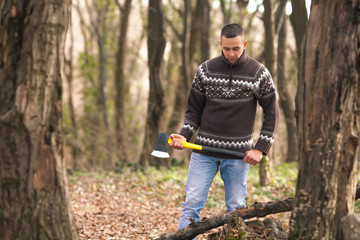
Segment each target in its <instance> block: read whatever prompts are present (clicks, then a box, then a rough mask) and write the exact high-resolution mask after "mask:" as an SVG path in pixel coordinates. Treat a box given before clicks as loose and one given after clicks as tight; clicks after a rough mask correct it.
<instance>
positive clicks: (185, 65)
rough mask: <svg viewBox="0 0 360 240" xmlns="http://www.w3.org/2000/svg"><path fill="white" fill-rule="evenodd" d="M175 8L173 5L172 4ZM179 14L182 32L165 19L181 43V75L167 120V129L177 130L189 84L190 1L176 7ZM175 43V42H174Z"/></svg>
mask: <svg viewBox="0 0 360 240" xmlns="http://www.w3.org/2000/svg"><path fill="white" fill-rule="evenodd" d="M173 8H175V6H173ZM176 10H177V11H176V12H178V13H179V15H181V18H182V20H183V22H182V32H181V33H180V32H179V31H178V30H177V29H176V27H175V25H174V24H173V23H172V21H171V20H170V19H167V18H166V19H165V20H166V22H167V24H168V25H169V26H170V28H171V29H172V31H173V32H174V34H175V36H176V37H177V39H178V41H180V43H181V50H180V51H181V70H180V71H181V77H178V81H177V82H176V86H177V87H176V90H175V91H176V92H175V101H174V108H173V109H174V110H173V114H172V115H171V117H170V121H169V127H168V129H169V131H170V132H177V131H178V130H179V125H180V124H181V123H182V120H183V117H184V111H185V102H186V97H187V94H188V91H189V88H190V84H191V80H192V78H191V74H190V70H191V69H190V68H191V67H190V52H189V45H190V33H191V31H190V29H191V4H190V1H184V4H183V9H176ZM174 44H176V43H174Z"/></svg>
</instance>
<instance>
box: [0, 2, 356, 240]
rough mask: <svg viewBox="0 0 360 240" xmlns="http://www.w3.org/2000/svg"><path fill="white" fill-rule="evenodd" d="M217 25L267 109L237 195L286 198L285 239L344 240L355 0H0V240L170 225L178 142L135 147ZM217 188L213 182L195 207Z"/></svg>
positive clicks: (171, 100) (350, 217)
mask: <svg viewBox="0 0 360 240" xmlns="http://www.w3.org/2000/svg"><path fill="white" fill-rule="evenodd" d="M310 8H311V10H310ZM230 22H238V23H240V24H242V25H243V27H244V29H245V34H246V39H247V40H248V45H247V48H246V53H247V54H248V55H250V56H252V57H254V58H256V59H257V60H258V61H260V62H262V63H264V65H265V66H266V67H267V68H268V69H269V71H270V72H271V74H272V76H273V78H274V81H275V84H276V87H277V91H278V95H279V103H280V108H281V121H280V122H281V124H280V129H279V132H278V134H277V138H276V141H275V144H274V146H273V148H272V150H271V153H270V154H269V155H270V159H271V161H262V162H261V163H260V164H258V166H256V167H252V168H251V171H250V175H249V176H250V177H249V185H248V190H249V196H248V199H247V200H248V204H249V205H250V204H252V203H253V202H254V201H258V200H263V201H268V200H279V199H283V198H285V197H290V196H293V194H294V199H293V206H292V210H291V213H290V212H288V213H286V214H285V216H280V217H281V218H285V219H283V221H284V222H288V228H289V230H288V235H289V239H330V240H331V239H349V240H350V239H359V238H360V236H358V235H356V234H359V233H360V215H359V214H358V213H356V211H355V210H356V209H355V206H356V204H355V196H356V183H357V182H358V162H359V159H360V157H359V153H360V152H359V150H360V144H359V143H360V140H359V136H360V134H359V132H360V130H359V129H360V77H359V76H360V75H359V73H360V31H359V30H360V29H359V26H360V0H346V1H344V0H332V1H325V0H317V1H312V2H311V7H310V1H305V0H291V1H288V0H263V1H260V0H249V1H247V0H227V1H226V0H219V1H209V0H188V1H170V0H168V1H165V0H164V1H162V0H150V1H141V0H121V1H120V0H117V1H114V0H73V1H70V0H57V1H50V0H44V1H38V0H26V1H25V0H0V239H6V240H7V239H19V240H21V239H26V240H31V239H34V240H38V239H74V240H76V239H78V238H80V239H87V238H94V239H97V238H99V239H131V238H133V239H148V238H156V237H158V236H159V235H160V234H161V233H164V232H169V231H175V230H176V225H177V223H176V221H177V219H178V217H179V214H180V206H179V205H180V204H181V202H182V201H183V199H184V197H185V196H184V195H183V194H184V192H183V191H184V187H185V186H184V185H185V181H186V180H185V178H186V171H187V164H188V160H189V154H190V151H189V150H184V151H173V152H172V153H171V156H172V157H171V158H170V159H162V160H161V159H156V158H153V157H151V154H150V153H151V152H152V150H153V148H154V147H155V145H156V142H157V138H158V134H159V132H167V133H172V132H177V131H178V130H179V128H180V126H181V124H182V119H183V114H184V111H185V104H186V98H187V94H188V91H189V87H190V84H191V81H192V78H193V75H194V72H195V69H196V68H197V66H198V65H199V64H200V63H201V62H203V61H205V60H207V59H209V58H212V57H215V56H218V55H219V54H220V47H219V31H220V29H221V27H222V26H223V25H224V24H226V23H230ZM261 121H262V117H261V110H259V114H258V119H257V124H256V129H255V134H254V137H255V138H257V134H258V132H259V127H260V125H261ZM255 140H256V139H255ZM296 172H297V173H296ZM68 181H69V182H68ZM295 181H296V183H295ZM181 189H182V190H181ZM222 190H223V189H222V183H221V180H220V181H219V177H218V176H217V177H216V179H215V182H214V184H213V188H212V189H210V192H211V193H210V196H211V197H209V201H208V202H207V206H206V207H208V208H205V210H204V215H205V216H207V217H209V216H211V215H214V214H218V213H219V212H223V196H222V195H221V194H222V193H223V191H222ZM218 197H219V198H218ZM163 206H164V207H163ZM245 210H247V209H243V210H239V211H237V212H241V211H245ZM237 212H235V213H237ZM231 214H232V213H230V215H231ZM289 218H290V219H289ZM144 222H145V224H144ZM349 223H351V224H349ZM197 224H198V223H195V224H192V225H190V226H189V227H188V228H190V229H191V228H192V227H191V226H197ZM199 224H201V222H200V223H199ZM154 230H156V231H154ZM101 234H103V235H101ZM175 234H176V233H175ZM352 234H353V236H355V237H353V238H350V237H349V236H350V235H352ZM122 235H125V236H122ZM140 236H141V237H140ZM345 236H346V237H345Z"/></svg>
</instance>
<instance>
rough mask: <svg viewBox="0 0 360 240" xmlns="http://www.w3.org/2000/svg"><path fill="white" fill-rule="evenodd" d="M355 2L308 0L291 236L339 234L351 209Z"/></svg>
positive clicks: (359, 94) (355, 149)
mask: <svg viewBox="0 0 360 240" xmlns="http://www.w3.org/2000/svg"><path fill="white" fill-rule="evenodd" d="M358 6H359V1H342V0H334V1H330V2H329V1H324V0H320V1H312V6H311V14H310V19H309V22H308V28H307V32H306V37H305V42H304V51H303V54H302V57H301V64H300V66H301V67H302V70H301V71H300V78H299V80H300V81H299V84H298V101H297V104H298V105H297V107H298V112H299V115H298V119H297V122H298V130H299V140H300V149H299V152H300V169H299V174H298V181H297V187H296V196H295V204H294V210H293V211H292V215H291V220H290V235H289V238H290V239H306V238H312V239H330V240H331V239H344V238H343V237H342V236H341V231H339V227H340V225H341V224H340V222H341V219H342V217H344V216H346V215H347V214H351V213H353V211H354V196H355V185H356V181H357V177H356V176H357V171H358V169H357V162H358V160H359V149H360V148H359V146H360V145H359V136H360V133H359V127H360V118H359V115H360V112H359V109H360V91H359V89H360V82H359V81H360V79H359V68H357V67H358V66H359V61H360V60H359V58H357V56H356V54H357V52H358V51H359V45H356V44H355V43H356V41H358V39H357V38H358V34H359V32H358V31H359V30H358V26H359V18H358V17H357V16H358V15H356V14H355V13H357V14H358V11H359V10H358ZM340 36H341V37H340Z"/></svg>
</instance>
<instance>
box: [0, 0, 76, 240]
mask: <svg viewBox="0 0 360 240" xmlns="http://www.w3.org/2000/svg"><path fill="white" fill-rule="evenodd" d="M69 11H70V6H69V1H61V0H59V1H56V2H50V1H35V0H29V1H17V2H14V1H3V2H2V3H1V5H0V16H1V25H2V27H1V28H0V46H1V47H0V106H1V108H0V186H1V190H0V209H1V210H0V219H1V220H0V224H1V226H0V238H1V239H5V240H8V239H9V240H10V239H19V240H22V239H26V240H29V239H30V240H32V239H33V240H38V239H78V237H77V233H76V226H75V222H74V217H73V214H72V209H71V205H70V201H69V198H68V189H67V179H66V174H65V162H64V159H63V137H62V126H61V124H62V120H61V119H62V101H61V95H62V86H61V68H62V67H63V60H64V41H65V32H66V29H67V23H68V20H69Z"/></svg>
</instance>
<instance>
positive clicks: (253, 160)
mask: <svg viewBox="0 0 360 240" xmlns="http://www.w3.org/2000/svg"><path fill="white" fill-rule="evenodd" d="M261 158H262V152H261V151H259V150H257V149H253V150H250V151H247V152H246V156H245V157H244V162H247V163H249V164H250V165H254V166H255V165H256V164H258V163H259V162H260V161H261Z"/></svg>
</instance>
